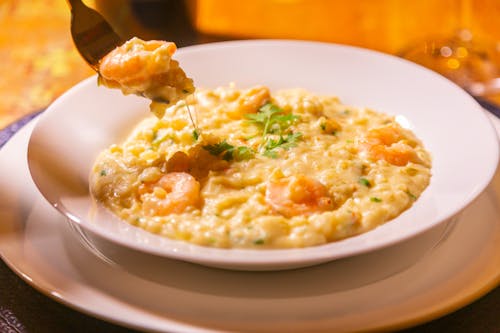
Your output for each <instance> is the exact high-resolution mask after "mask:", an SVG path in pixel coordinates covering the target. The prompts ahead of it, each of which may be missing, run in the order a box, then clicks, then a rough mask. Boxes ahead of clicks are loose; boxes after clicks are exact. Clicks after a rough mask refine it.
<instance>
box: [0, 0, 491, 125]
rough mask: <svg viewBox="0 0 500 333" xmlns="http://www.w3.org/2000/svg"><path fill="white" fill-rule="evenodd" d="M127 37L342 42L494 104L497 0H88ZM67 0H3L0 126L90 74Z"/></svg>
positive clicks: (0, 10)
mask: <svg viewBox="0 0 500 333" xmlns="http://www.w3.org/2000/svg"><path fill="white" fill-rule="evenodd" d="M84 2H85V3H86V4H87V5H88V6H90V7H92V8H95V9H97V10H98V11H99V12H101V13H102V14H103V15H104V16H105V17H106V18H107V19H108V21H109V22H110V23H111V24H112V25H113V27H114V28H115V30H116V31H117V32H118V33H119V34H120V35H121V36H122V37H124V38H130V37H132V36H138V37H141V38H143V39H165V40H171V41H174V42H176V44H177V45H178V47H182V46H187V45H192V44H199V43H207V42H212V41H221V40H231V39H248V38H291V39H304V40H317V41H325V42H334V43H341V44H348V45H354V46H360V47H365V48H370V49H374V50H378V51H381V52H385V53H389V54H393V55H397V56H401V57H405V58H407V59H409V60H411V61H415V62H417V63H421V64H423V65H425V66H427V67H429V68H431V69H433V70H436V71H438V72H440V73H442V74H443V75H445V76H447V77H449V78H450V79H452V80H453V81H455V82H456V83H457V84H459V85H461V86H462V87H463V88H464V89H466V90H468V91H469V92H470V93H472V94H474V95H476V96H480V97H481V98H484V99H485V100H487V101H490V102H493V103H497V104H500V69H499V68H500V21H499V20H498V17H500V1H499V0H440V1H435V0H418V1H416V0H415V1H410V0H358V1H347V0H253V1H234V0H184V1H183V0H88V1H84ZM69 25H70V12H69V9H68V5H67V3H66V1H64V0H31V1H20V0H19V1H16V0H0V73H1V75H0V129H1V128H3V127H5V126H7V125H8V124H10V123H12V122H14V121H16V120H18V119H20V118H22V117H23V116H25V115H28V114H31V113H33V112H36V111H39V110H42V109H44V108H45V107H47V106H48V105H49V104H50V103H51V102H52V101H53V100H54V99H55V98H57V97H58V96H59V95H60V94H62V93H63V92H64V91H66V90H67V89H68V88H70V87H71V86H72V85H74V84H76V83H77V82H79V81H81V80H82V79H84V78H86V77H89V76H91V75H93V74H94V73H93V72H92V71H91V69H90V68H89V67H88V66H87V65H86V63H85V62H84V61H83V60H82V59H81V58H80V56H79V55H78V53H77V51H76V50H75V49H74V47H73V44H72V40H71V36H70V31H69Z"/></svg>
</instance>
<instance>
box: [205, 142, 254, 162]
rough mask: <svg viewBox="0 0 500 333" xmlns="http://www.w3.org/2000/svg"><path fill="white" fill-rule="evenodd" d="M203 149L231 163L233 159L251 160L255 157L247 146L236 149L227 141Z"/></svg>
mask: <svg viewBox="0 0 500 333" xmlns="http://www.w3.org/2000/svg"><path fill="white" fill-rule="evenodd" d="M203 149H205V150H206V151H208V152H209V153H210V154H212V155H214V156H220V157H222V159H223V160H225V161H231V160H233V159H234V160H236V161H243V160H249V159H251V158H252V157H253V155H254V152H253V150H252V149H251V148H249V147H246V146H238V147H235V146H233V145H231V144H229V143H228V142H227V141H226V140H224V141H221V142H218V143H214V144H211V145H205V146H203Z"/></svg>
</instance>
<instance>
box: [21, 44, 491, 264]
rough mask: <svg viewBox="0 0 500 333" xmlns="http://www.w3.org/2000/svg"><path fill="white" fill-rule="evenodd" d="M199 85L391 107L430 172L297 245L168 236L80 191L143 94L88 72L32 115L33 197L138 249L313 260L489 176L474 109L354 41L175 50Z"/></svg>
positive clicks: (407, 221) (417, 223)
mask: <svg viewBox="0 0 500 333" xmlns="http://www.w3.org/2000/svg"><path fill="white" fill-rule="evenodd" d="M176 58H177V59H178V60H179V61H180V63H181V66H182V67H183V68H184V69H185V70H186V72H187V73H188V75H190V76H191V77H193V78H194V79H195V84H196V85H197V86H200V87H207V88H215V87H217V86H222V85H227V84H228V83H230V82H235V83H236V84H237V86H238V87H241V88H245V87H249V86H252V85H257V84H264V85H267V86H269V87H270V88H271V89H281V88H296V87H301V88H305V89H307V90H310V91H312V92H314V93H318V94H329V95H336V96H339V97H340V99H341V100H342V102H344V103H345V104H350V105H354V106H359V107H364V106H366V107H370V108H372V109H375V110H378V111H381V112H385V113H389V114H392V115H397V116H398V117H399V119H400V120H401V121H404V122H406V123H407V125H408V126H409V127H410V128H411V129H412V130H413V131H414V132H415V133H416V134H417V136H418V137H419V138H421V139H422V141H423V143H424V145H425V146H426V148H427V149H428V150H429V151H430V152H431V154H432V156H433V167H432V174H433V176H432V179H431V183H430V185H429V187H428V188H427V189H426V190H425V191H424V193H423V194H422V196H421V197H420V198H419V199H418V200H417V202H416V203H415V204H414V205H413V206H412V207H411V208H410V209H409V210H407V211H406V212H404V213H403V214H401V215H400V216H399V217H398V218H396V219H394V220H392V221H390V222H388V223H386V224H384V225H382V226H380V227H378V228H376V229H374V230H372V231H369V232H367V233H365V234H362V235H359V236H355V237H351V238H348V239H345V240H342V241H338V242H334V243H330V244H327V245H321V246H316V247H310V248H304V249H286V250H246V249H245V250H243V249H231V250H229V249H216V248H206V247H202V246H197V245H192V244H189V243H185V242H182V241H175V240H170V239H167V238H164V237H161V236H158V235H154V234H151V233H148V232H146V231H144V230H141V229H138V228H136V227H133V226H131V225H129V224H127V223H126V222H124V221H121V220H119V219H118V218H116V217H115V216H113V215H112V214H111V213H110V212H108V211H107V210H106V209H104V208H103V207H101V206H100V205H95V203H94V202H93V200H92V198H91V196H90V194H89V183H88V179H89V174H90V170H91V167H92V164H93V162H94V159H95V157H96V155H97V154H98V152H99V151H101V150H103V149H104V148H106V147H107V146H109V145H110V144H111V143H116V142H119V141H120V140H121V139H123V138H124V137H125V135H126V134H127V133H128V131H129V130H130V129H131V128H132V127H133V126H134V125H135V124H136V123H137V122H138V121H139V120H140V119H142V118H143V117H146V116H148V102H147V101H146V100H145V99H143V98H140V97H136V96H123V95H122V94H121V93H120V92H119V91H117V90H110V89H107V88H103V87H98V86H97V82H96V78H95V77H92V78H90V79H88V80H85V81H84V82H82V83H80V84H78V85H77V86H75V87H74V88H72V89H71V90H69V91H68V92H67V93H66V94H64V95H63V96H61V97H60V98H59V99H58V100H57V101H55V102H54V103H53V104H52V105H51V106H50V107H49V108H48V109H47V111H46V112H44V113H43V115H42V116H41V117H40V119H39V120H38V123H37V125H36V127H35V129H34V131H33V134H32V136H31V139H30V143H29V148H28V160H29V167H30V172H31V175H32V177H33V180H34V181H35V183H36V185H37V187H38V188H39V190H40V192H41V193H42V194H43V196H44V197H45V198H46V199H47V200H48V201H49V202H50V203H51V204H52V205H54V207H56V208H57V209H58V210H59V211H60V212H61V213H63V214H65V215H66V216H67V217H68V218H69V219H70V220H71V221H72V223H77V224H78V225H79V226H80V227H81V228H83V230H85V231H87V232H90V233H92V234H93V235H95V236H97V237H102V238H104V239H106V240H108V241H112V242H114V243H116V244H120V245H123V246H126V247H130V248H133V249H135V250H139V251H143V252H146V253H150V254H154V255H159V256H164V257H168V258H173V259H180V260H185V261H189V262H195V263H200V264H204V265H208V266H215V267H224V268H231V269H244V270H272V269H286V268H295V267H302V266H308V265H313V264H317V263H322V262H326V261H331V260H334V259H338V258H343V257H347V256H353V255H357V254H361V253H365V252H368V251H373V250H375V249H380V248H382V247H386V246H389V245H393V244H395V243H397V242H401V241H403V240H406V239H409V238H410V237H414V236H416V235H418V234H421V233H422V232H424V231H426V230H429V229H431V228H433V227H435V226H437V225H439V224H440V223H442V222H444V221H447V220H449V219H450V218H451V217H453V216H454V215H456V214H457V213H458V212H460V211H461V210H462V209H464V208H465V207H466V206H467V205H468V204H470V203H471V202H472V201H473V200H474V199H475V198H476V197H477V196H478V195H479V194H480V193H481V192H482V191H483V190H484V188H485V187H486V186H487V185H488V183H489V182H490V180H491V178H492V177H493V175H494V173H495V170H496V167H497V163H498V157H499V147H498V139H497V136H496V132H495V130H494V129H493V126H492V125H491V123H490V122H489V120H488V118H487V116H486V115H485V114H484V111H483V109H482V108H481V107H480V106H479V105H478V104H477V103H476V102H475V101H474V100H473V99H472V98H471V97H470V96H469V95H467V94H466V93H465V92H464V91H463V90H462V89H460V88H459V87H457V86H456V85H454V84H453V83H451V82H449V81H448V80H446V79H444V78H443V77H441V76H439V75H437V74H435V73H433V72H431V71H429V70H426V69H424V68H422V67H420V66H418V65H415V64H412V63H410V62H407V61H404V60H402V59H399V58H396V57H393V56H388V55H384V54H381V53H377V52H373V51H368V50H364V49H359V48H353V47H347V46H339V45H333V44H324V43H315V42H300V41H273V40H266V41H262V40H254V41H235V42H224V43H214V44H206V45H199V46H192V47H187V48H183V49H180V50H178V53H177V54H176Z"/></svg>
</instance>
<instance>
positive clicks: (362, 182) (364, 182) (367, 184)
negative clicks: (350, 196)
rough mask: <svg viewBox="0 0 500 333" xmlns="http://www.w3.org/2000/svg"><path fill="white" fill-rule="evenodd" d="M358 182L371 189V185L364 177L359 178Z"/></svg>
mask: <svg viewBox="0 0 500 333" xmlns="http://www.w3.org/2000/svg"><path fill="white" fill-rule="evenodd" d="M358 182H359V183H360V184H361V185H364V186H366V187H371V186H372V184H371V183H370V181H369V180H368V179H366V178H365V177H360V178H359V179H358Z"/></svg>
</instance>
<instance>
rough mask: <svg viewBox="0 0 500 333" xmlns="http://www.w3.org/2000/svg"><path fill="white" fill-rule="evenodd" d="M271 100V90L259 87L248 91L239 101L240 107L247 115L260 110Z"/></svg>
mask: <svg viewBox="0 0 500 333" xmlns="http://www.w3.org/2000/svg"><path fill="white" fill-rule="evenodd" d="M270 100H271V93H270V92H269V88H267V87H264V86H257V87H253V88H251V89H249V90H247V91H246V92H245V93H244V94H242V95H241V96H240V98H239V100H238V103H239V106H240V107H241V109H242V110H243V111H244V112H245V113H255V112H257V111H258V110H259V108H260V107H261V106H262V105H264V104H266V103H267V102H269V101H270Z"/></svg>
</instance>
